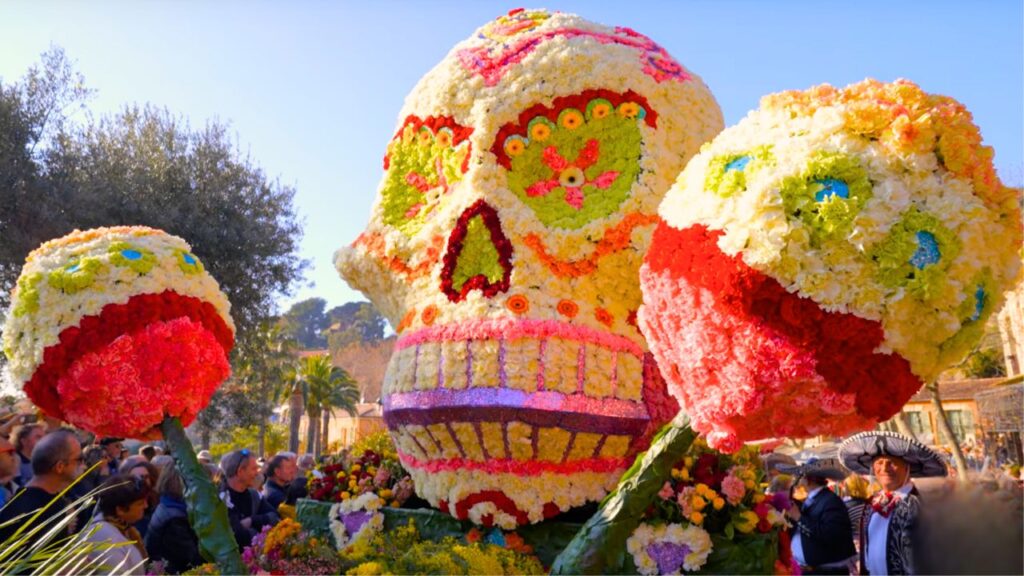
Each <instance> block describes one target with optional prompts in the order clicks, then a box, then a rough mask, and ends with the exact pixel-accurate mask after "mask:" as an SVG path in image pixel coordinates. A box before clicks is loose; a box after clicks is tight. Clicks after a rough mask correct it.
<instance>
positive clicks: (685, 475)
mask: <svg viewBox="0 0 1024 576" xmlns="http://www.w3.org/2000/svg"><path fill="white" fill-rule="evenodd" d="M679 479H680V480H689V479H690V471H689V470H687V469H686V468H683V469H682V470H680V471H679Z"/></svg>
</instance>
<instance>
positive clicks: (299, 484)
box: [284, 474, 309, 506]
mask: <svg viewBox="0 0 1024 576" xmlns="http://www.w3.org/2000/svg"><path fill="white" fill-rule="evenodd" d="M308 481H309V480H308V479H307V478H306V475H305V474H302V475H300V476H298V477H297V478H295V480H292V483H291V484H289V485H288V498H286V499H285V501H284V503H285V504H291V505H293V506H294V505H295V504H296V503H297V502H298V501H299V498H305V497H306V496H309V489H308V488H307V487H306V483H307V482H308Z"/></svg>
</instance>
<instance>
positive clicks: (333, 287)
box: [0, 0, 1024, 306]
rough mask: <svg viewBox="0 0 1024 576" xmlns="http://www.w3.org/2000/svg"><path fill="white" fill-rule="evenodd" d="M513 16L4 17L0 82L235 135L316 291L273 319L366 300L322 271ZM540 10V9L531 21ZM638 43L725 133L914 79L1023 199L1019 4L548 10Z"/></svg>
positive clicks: (15, 8)
mask: <svg viewBox="0 0 1024 576" xmlns="http://www.w3.org/2000/svg"><path fill="white" fill-rule="evenodd" d="M518 6H520V5H519V4H516V3H510V2H492V1H486V2H485V1H468V0H465V1H462V2H452V1H429V0H420V1H412V0H409V1H404V2H400V1H381V0H378V1H363V2H348V1H344V2H323V1H291V2H283V1H281V2H266V1H246V2H242V1H219V2H200V1H196V0H192V1H181V0H179V1H174V2H169V1H165V2H154V1H131V2H129V1H127V0H125V1H120V2H98V1H95V2H78V1H70V0H68V1H65V2H53V1H49V2H48V1H42V0H29V1H11V0H5V1H2V2H0V78H3V80H4V81H7V82H9V81H14V80H16V79H17V78H19V77H20V76H21V75H23V74H24V72H25V70H26V69H27V68H28V67H29V66H30V65H31V64H33V63H34V62H37V61H38V57H39V54H40V53H41V52H43V51H44V50H45V49H46V48H47V47H48V46H50V45H51V44H55V45H58V46H61V47H63V48H64V49H65V50H66V52H67V54H68V56H69V57H70V58H71V59H72V60H73V61H74V62H75V63H76V65H77V68H78V70H80V71H81V72H82V73H83V74H84V75H85V77H86V81H87V83H88V85H89V86H90V87H92V88H94V89H96V90H97V91H98V94H97V96H96V98H95V99H94V100H93V101H92V102H91V103H90V109H91V110H92V112H93V113H94V114H105V113H109V112H113V111H116V110H118V109H119V108H120V107H121V106H123V105H124V104H126V103H130V102H139V103H143V102H150V103H153V104H155V105H158V106H162V107H166V108H168V109H169V110H171V111H172V112H174V113H176V114H179V115H181V116H183V117H185V118H186V119H188V120H189V121H190V123H191V124H192V126H193V127H198V126H201V125H202V124H204V123H205V122H206V121H207V120H208V119H211V118H217V119H219V120H221V121H226V122H230V124H231V126H232V127H233V130H234V132H235V134H236V135H237V140H238V144H239V146H240V148H241V149H242V150H243V151H246V152H249V153H250V154H251V155H252V158H253V159H254V161H255V162H256V163H257V164H259V165H260V166H262V167H263V168H264V170H265V171H266V172H267V173H268V174H269V175H271V176H272V177H277V178H279V179H280V180H281V181H282V182H283V183H286V184H289V185H293V186H294V187H295V188H296V189H297V195H296V204H297V206H296V208H297V209H298V211H299V213H300V215H301V216H302V218H303V219H304V221H305V237H304V239H303V241H302V255H303V257H305V258H308V259H310V260H312V262H313V269H312V270H311V271H310V273H309V274H308V277H307V278H308V281H309V282H311V284H310V285H309V286H304V287H302V288H301V289H300V290H299V291H298V292H297V294H296V295H295V296H293V297H291V298H287V299H282V301H281V305H282V306H287V305H289V304H290V303H291V302H293V301H295V300H297V299H301V298H307V297H310V296H314V295H315V296H321V297H324V298H326V299H327V300H328V302H329V304H330V305H337V304H342V303H344V302H347V301H350V300H362V299H363V298H362V296H361V295H359V294H358V293H357V292H354V291H352V290H350V289H349V288H348V286H347V285H345V283H344V282H343V281H342V280H341V279H340V278H339V277H338V275H337V273H336V272H335V271H334V269H333V266H332V264H331V256H332V254H333V252H334V250H336V249H337V248H338V247H339V246H342V245H343V244H348V243H349V242H351V241H352V240H353V239H354V238H355V237H356V235H357V234H358V233H359V232H360V231H361V230H362V229H363V227H364V225H365V223H366V220H367V218H368V216H369V213H370V206H371V203H372V201H373V197H374V193H375V191H376V187H377V183H378V180H379V178H380V176H381V158H382V156H383V153H384V148H385V146H386V144H387V141H388V140H389V138H390V136H391V135H392V133H393V130H394V126H395V121H396V118H397V115H398V111H399V108H400V107H401V104H402V101H403V99H404V98H405V95H406V93H408V92H409V90H410V89H411V88H412V87H413V85H414V84H415V83H416V81H417V80H418V79H419V78H420V76H422V75H423V74H424V73H426V72H427V71H428V70H429V69H430V68H431V67H433V66H434V65H435V64H436V63H437V62H438V61H440V60H441V58H442V57H444V55H445V54H446V53H447V52H448V50H449V49H450V48H451V47H452V46H454V45H455V44H456V43H457V42H459V41H461V40H462V39H464V38H466V37H467V36H469V35H470V34H471V33H472V32H473V31H474V30H475V29H476V28H477V27H478V26H480V25H481V24H483V23H485V22H487V21H489V20H491V19H493V18H494V17H496V16H498V15H500V14H503V13H505V12H507V11H508V10H509V9H511V8H516V7H518ZM527 7H537V6H527ZM546 7H547V8H549V9H551V10H561V11H565V12H575V13H577V14H580V15H582V16H584V17H586V18H588V19H590V20H594V21H597V22H600V23H603V24H609V25H623V26H629V27H631V28H634V29H636V30H637V31H639V32H642V33H644V34H646V35H647V36H650V37H651V38H653V39H654V40H655V41H656V42H658V43H660V44H661V45H662V46H664V47H665V48H666V49H667V50H668V51H669V53H671V54H672V55H673V56H675V57H676V59H678V60H679V61H680V62H681V63H682V64H683V65H685V66H686V67H688V68H689V69H691V70H693V71H694V72H696V73H697V74H699V75H701V76H702V77H703V78H704V80H705V82H707V84H708V86H709V87H710V88H711V90H712V92H713V93H714V94H715V96H716V98H717V99H718V102H719V104H720V105H721V107H722V110H723V111H724V113H725V121H726V124H727V125H729V124H734V123H736V122H737V121H739V120H740V119H741V118H742V117H743V116H744V115H745V114H746V113H747V111H748V110H750V109H752V108H755V107H756V106H757V104H758V99H759V98H760V97H761V96H762V95H764V94H767V93H770V92H776V91H779V90H785V89H803V88H807V87H809V86H812V85H814V84H820V83H822V82H828V83H831V84H834V85H837V86H844V85H846V84H849V83H852V82H856V81H859V80H863V79H864V78H866V77H873V78H878V79H879V80H883V81H890V80H893V79H896V78H899V77H905V78H908V79H911V80H913V81H915V82H917V83H918V84H920V85H921V86H922V87H923V88H924V89H925V90H927V91H929V92H938V93H944V94H948V95H950V96H953V97H955V98H957V99H959V100H960V101H962V102H964V103H965V104H966V105H967V107H968V108H969V109H970V110H971V111H972V112H973V113H974V117H975V121H976V122H977V123H978V124H979V125H980V126H981V130H982V135H983V136H984V138H985V141H986V143H987V144H989V145H992V146H994V147H995V150H996V166H997V168H998V169H999V173H1000V175H1001V176H1002V177H1003V179H1004V180H1005V181H1007V182H1008V183H1011V184H1014V185H1020V184H1021V182H1022V180H1024V169H1022V164H1024V160H1022V156H1024V151H1022V142H1024V39H1022V36H1024V33H1022V30H1024V15H1022V2H1021V1H1020V0H1012V1H1000V2H996V1H985V0H978V1H969V2H968V1H959V2H953V1H944V0H933V1H920V2H904V1H895V0H887V1H882V2H877V1H864V0H859V1H856V2H851V1H848V0H847V1H830V0H817V1H796V0H791V1H775V2H767V1H764V2H755V1H740V0H720V1H701V2H693V1H676V2H669V1H662V2H645V1H641V0H619V1H616V2H577V1H564V2H551V3H549V4H548V5H547V6H546Z"/></svg>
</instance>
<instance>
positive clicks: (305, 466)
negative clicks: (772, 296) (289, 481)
mask: <svg viewBox="0 0 1024 576" xmlns="http://www.w3.org/2000/svg"><path fill="white" fill-rule="evenodd" d="M298 465H299V470H301V471H302V473H303V474H305V473H306V472H309V471H310V470H312V469H313V467H314V466H316V459H314V458H313V455H312V454H303V455H302V456H300V457H299V463H298Z"/></svg>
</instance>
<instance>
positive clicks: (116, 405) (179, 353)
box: [57, 317, 231, 438]
mask: <svg viewBox="0 0 1024 576" xmlns="http://www.w3.org/2000/svg"><path fill="white" fill-rule="evenodd" d="M230 373H231V367H230V366H229V365H228V361H227V357H226V355H225V353H224V350H223V348H222V347H221V345H220V344H219V343H218V342H217V340H216V338H214V336H213V334H212V333H211V332H210V331H209V330H206V329H205V328H204V327H203V325H202V324H200V323H199V322H196V321H194V320H191V319H189V318H186V317H180V318H176V319H174V320H170V321H167V322H160V321H158V322H153V323H151V324H149V325H147V326H145V327H144V328H142V329H140V330H136V331H134V332H129V333H126V334H122V335H120V336H118V337H117V338H115V339H114V340H113V341H112V342H110V343H109V344H107V345H106V346H102V347H100V348H98V349H97V350H95V351H92V352H88V353H86V354H84V355H83V356H81V357H80V358H78V359H77V360H76V361H75V362H74V363H73V364H72V365H71V367H70V368H69V369H68V370H67V371H66V372H65V373H64V374H62V375H61V376H60V378H59V379H58V381H57V394H58V396H59V398H60V408H61V409H62V412H63V414H64V416H65V418H66V419H67V421H69V422H71V423H73V424H75V425H76V426H79V427H81V428H84V429H86V430H89V431H91V432H94V433H95V434H97V435H99V436H120V437H129V438H155V437H159V432H158V430H157V428H156V427H158V426H159V425H160V422H162V421H163V419H164V416H165V415H171V416H177V417H178V418H179V419H180V420H181V422H182V424H183V425H186V426H187V425H188V424H189V423H191V422H192V420H193V419H195V417H196V414H197V413H198V412H199V411H200V410H202V409H203V407H204V406H206V404H207V402H209V400H210V396H212V395H213V393H214V391H215V390H216V389H217V386H219V385H220V383H221V382H223V381H224V380H225V379H226V378H227V377H228V375H229V374H230Z"/></svg>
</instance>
